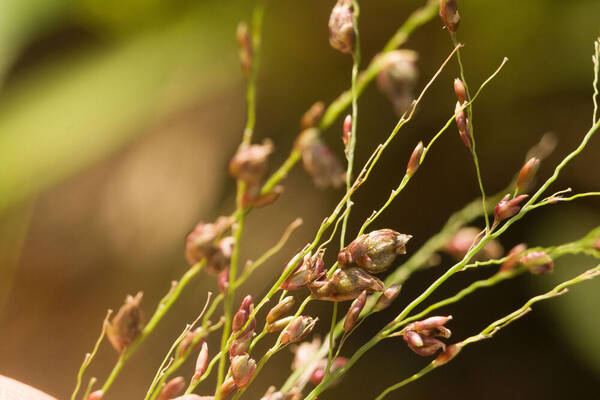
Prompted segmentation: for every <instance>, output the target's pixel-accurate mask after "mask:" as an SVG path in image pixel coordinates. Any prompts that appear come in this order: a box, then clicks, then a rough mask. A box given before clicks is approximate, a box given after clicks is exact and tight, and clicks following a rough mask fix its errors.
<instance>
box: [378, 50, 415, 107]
mask: <svg viewBox="0 0 600 400" xmlns="http://www.w3.org/2000/svg"><path fill="white" fill-rule="evenodd" d="M418 58H419V56H418V54H417V52H415V51H412V50H393V51H390V52H388V53H385V54H383V55H381V56H379V57H378V58H377V60H376V62H377V64H378V65H379V68H380V71H379V73H378V74H377V87H378V88H379V91H380V92H381V93H383V94H384V95H385V96H386V97H387V98H388V99H389V100H390V102H391V103H392V105H393V106H394V111H395V112H396V115H398V116H401V115H403V114H404V113H405V112H407V111H408V110H410V108H411V105H412V102H413V100H414V91H415V87H416V85H417V81H418V79H419V70H418V69H417V60H418Z"/></svg>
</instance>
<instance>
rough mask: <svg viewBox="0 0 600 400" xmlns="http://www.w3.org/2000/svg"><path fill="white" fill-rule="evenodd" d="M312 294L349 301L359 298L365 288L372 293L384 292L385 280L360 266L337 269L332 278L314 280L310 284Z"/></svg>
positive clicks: (325, 298)
mask: <svg viewBox="0 0 600 400" xmlns="http://www.w3.org/2000/svg"><path fill="white" fill-rule="evenodd" d="M310 290H311V292H312V295H313V296H314V297H315V298H316V299H319V300H329V301H347V300H354V299H355V298H357V297H358V296H359V295H360V294H361V293H362V291H363V290H366V291H367V293H369V294H371V293H374V292H383V291H384V290H385V287H384V285H383V282H382V281H381V280H379V279H377V278H376V277H374V276H373V275H370V274H368V273H367V272H365V271H363V270H362V269H360V268H359V267H354V266H351V267H346V268H341V269H338V270H336V271H335V272H334V273H333V275H332V276H331V278H330V279H327V280H324V281H314V282H312V283H311V285H310Z"/></svg>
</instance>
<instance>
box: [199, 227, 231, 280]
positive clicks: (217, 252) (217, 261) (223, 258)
mask: <svg viewBox="0 0 600 400" xmlns="http://www.w3.org/2000/svg"><path fill="white" fill-rule="evenodd" d="M234 245H235V238H234V237H233V236H227V237H224V238H223V239H221V240H219V241H218V242H217V244H216V245H215V247H214V248H213V251H212V253H211V254H210V256H208V257H207V260H206V266H205V268H206V270H207V271H208V272H209V273H210V274H212V275H219V273H221V272H223V271H224V270H225V269H227V268H229V264H230V263H231V255H232V254H233V247H234Z"/></svg>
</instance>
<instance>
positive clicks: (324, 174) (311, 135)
mask: <svg viewBox="0 0 600 400" xmlns="http://www.w3.org/2000/svg"><path fill="white" fill-rule="evenodd" d="M319 136H320V134H319V130H318V129H316V128H311V129H306V130H304V131H303V132H302V133H301V134H300V136H298V139H297V140H296V143H295V145H294V148H295V150H296V151H297V152H299V153H300V155H301V156H302V166H303V167H304V170H305V171H306V172H307V173H308V174H309V175H310V176H311V177H312V178H313V182H314V183H315V185H316V186H317V187H318V188H321V189H324V188H327V187H333V188H338V187H340V186H342V185H343V184H344V182H345V180H346V177H345V172H344V169H343V168H342V164H340V161H339V160H338V159H337V157H336V156H335V155H334V154H333V152H332V151H331V150H330V149H329V147H328V146H327V144H326V143H325V142H324V141H323V140H322V139H321V138H320V137H319Z"/></svg>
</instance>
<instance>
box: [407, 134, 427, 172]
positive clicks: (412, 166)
mask: <svg viewBox="0 0 600 400" xmlns="http://www.w3.org/2000/svg"><path fill="white" fill-rule="evenodd" d="M424 150H425V148H424V147H423V142H419V143H418V144H417V147H415V149H414V150H413V152H412V155H411V156H410V160H408V165H407V166H406V176H408V177H411V176H413V175H414V174H415V172H417V170H418V169H419V166H420V165H421V157H423V151H424Z"/></svg>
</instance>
